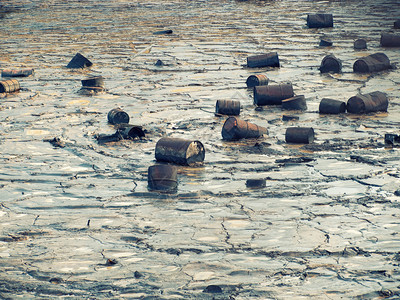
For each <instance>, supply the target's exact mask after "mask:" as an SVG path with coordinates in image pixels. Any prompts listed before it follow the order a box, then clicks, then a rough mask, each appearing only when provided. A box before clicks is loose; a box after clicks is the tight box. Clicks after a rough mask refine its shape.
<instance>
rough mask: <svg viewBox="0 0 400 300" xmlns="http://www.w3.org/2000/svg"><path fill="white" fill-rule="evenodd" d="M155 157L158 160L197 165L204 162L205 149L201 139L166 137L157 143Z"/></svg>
mask: <svg viewBox="0 0 400 300" xmlns="http://www.w3.org/2000/svg"><path fill="white" fill-rule="evenodd" d="M155 157H156V160H158V161H166V162H172V163H175V164H179V165H188V166H196V165H201V164H203V161H204V157H205V149H204V146H203V144H202V143H201V142H199V141H191V140H185V139H180V138H168V137H164V138H161V139H159V140H158V142H157V144H156V150H155Z"/></svg>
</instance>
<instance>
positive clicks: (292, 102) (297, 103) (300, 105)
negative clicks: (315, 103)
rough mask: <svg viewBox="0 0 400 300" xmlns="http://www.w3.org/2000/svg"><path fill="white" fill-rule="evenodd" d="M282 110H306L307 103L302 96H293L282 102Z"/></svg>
mask: <svg viewBox="0 0 400 300" xmlns="http://www.w3.org/2000/svg"><path fill="white" fill-rule="evenodd" d="M282 109H285V110H307V102H306V98H305V97H304V95H298V96H294V97H291V98H288V99H284V100H282Z"/></svg>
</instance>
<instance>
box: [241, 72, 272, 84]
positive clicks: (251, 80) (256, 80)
mask: <svg viewBox="0 0 400 300" xmlns="http://www.w3.org/2000/svg"><path fill="white" fill-rule="evenodd" d="M267 84H268V77H267V76H266V75H264V74H257V75H250V76H249V77H248V78H247V80H246V85H247V87H255V86H259V85H267Z"/></svg>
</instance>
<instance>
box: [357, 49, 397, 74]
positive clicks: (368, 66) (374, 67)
mask: <svg viewBox="0 0 400 300" xmlns="http://www.w3.org/2000/svg"><path fill="white" fill-rule="evenodd" d="M390 68H391V65H390V60H389V58H388V57H387V56H386V54H385V53H381V52H379V53H374V54H371V55H368V56H365V57H362V58H359V59H357V60H356V61H355V63H354V64H353V71H354V72H355V73H373V72H380V71H383V70H387V69H390Z"/></svg>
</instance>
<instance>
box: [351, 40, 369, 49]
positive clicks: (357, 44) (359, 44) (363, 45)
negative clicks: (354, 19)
mask: <svg viewBox="0 0 400 300" xmlns="http://www.w3.org/2000/svg"><path fill="white" fill-rule="evenodd" d="M354 49H356V50H364V49H367V41H366V40H364V39H357V40H355V41H354Z"/></svg>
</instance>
